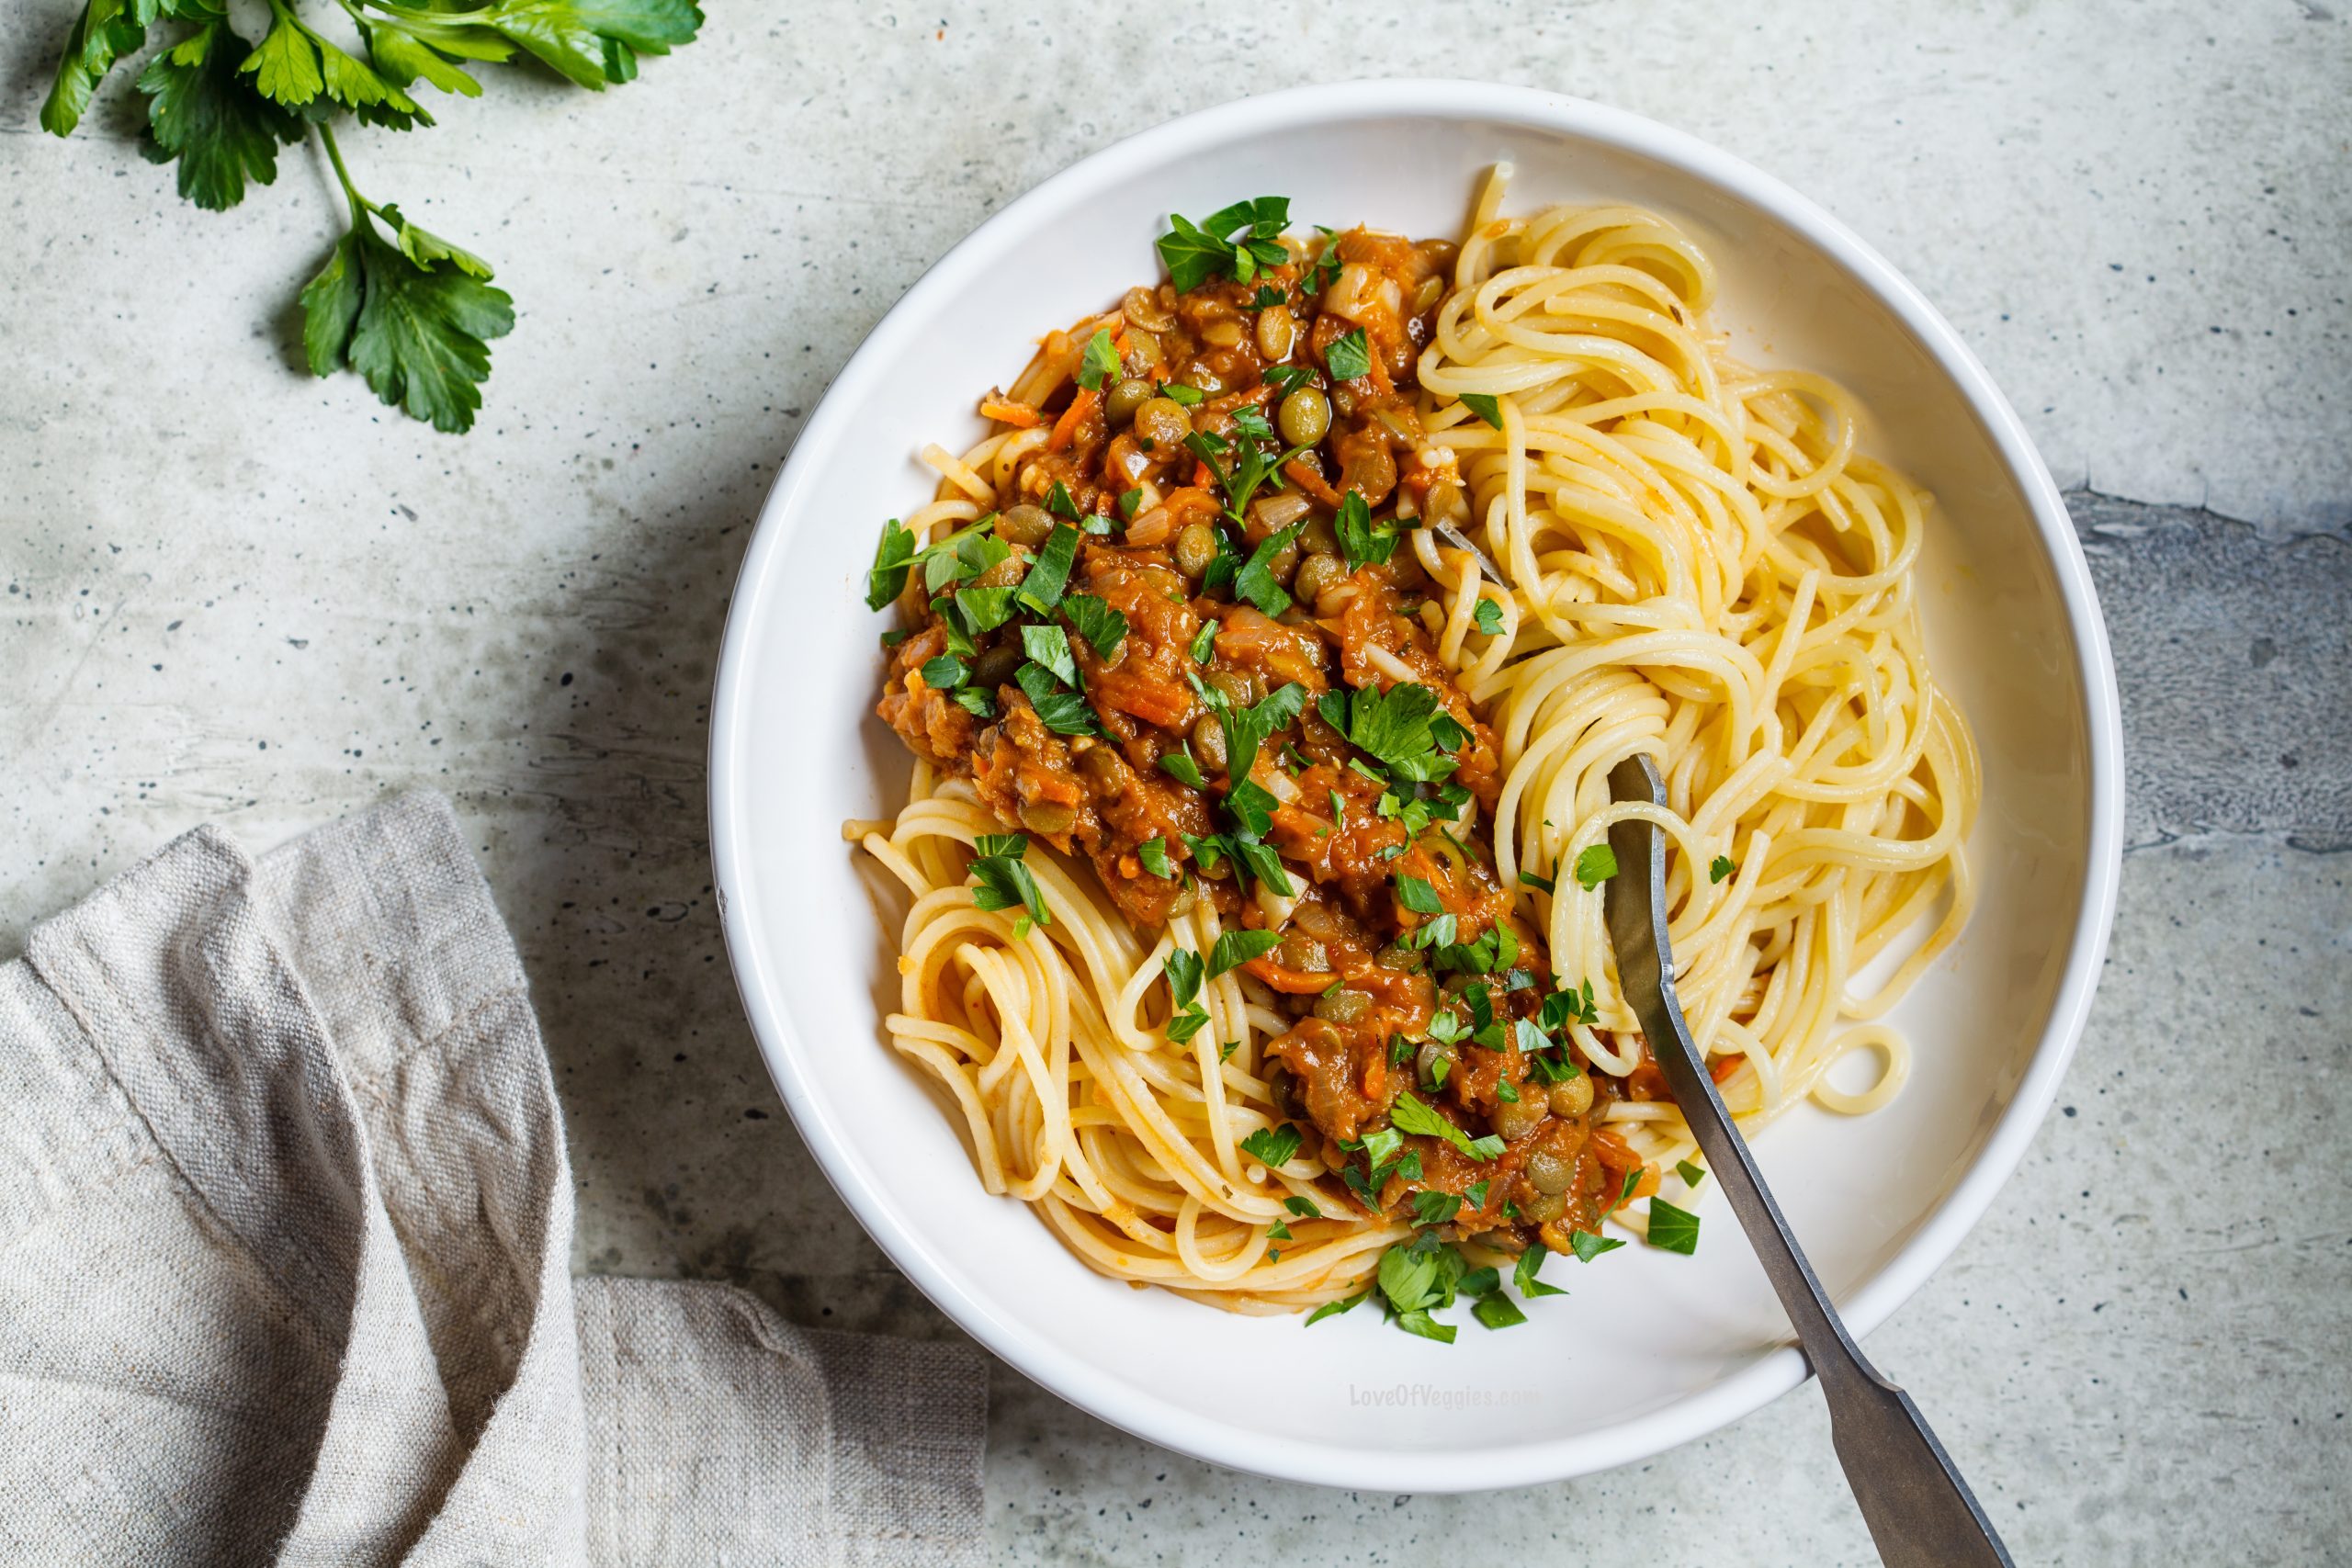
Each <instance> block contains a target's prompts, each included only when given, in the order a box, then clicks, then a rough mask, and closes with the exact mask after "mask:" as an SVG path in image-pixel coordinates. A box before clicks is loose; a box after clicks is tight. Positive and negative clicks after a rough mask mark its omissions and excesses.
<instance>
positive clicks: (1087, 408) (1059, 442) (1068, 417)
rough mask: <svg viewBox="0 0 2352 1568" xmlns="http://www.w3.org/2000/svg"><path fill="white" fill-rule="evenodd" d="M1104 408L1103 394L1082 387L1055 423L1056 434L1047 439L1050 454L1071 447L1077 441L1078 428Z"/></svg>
mask: <svg viewBox="0 0 2352 1568" xmlns="http://www.w3.org/2000/svg"><path fill="white" fill-rule="evenodd" d="M1102 406H1103V394H1102V393H1101V392H1098V391H1094V390H1091V389H1088V388H1085V387H1080V389H1078V395H1077V396H1076V397H1074V398H1072V399H1070V400H1069V407H1068V408H1066V409H1064V410H1062V416H1061V418H1059V419H1057V420H1056V421H1054V434H1052V435H1051V436H1049V437H1048V438H1047V439H1046V450H1047V451H1049V452H1058V451H1060V450H1061V449H1062V448H1063V447H1065V446H1069V444H1070V443H1071V442H1073V441H1075V440H1077V439H1078V427H1079V426H1080V424H1083V423H1085V422H1086V420H1087V417H1088V416H1089V415H1090V414H1091V413H1092V412H1094V411H1095V410H1096V409H1098V408H1101V407H1102Z"/></svg>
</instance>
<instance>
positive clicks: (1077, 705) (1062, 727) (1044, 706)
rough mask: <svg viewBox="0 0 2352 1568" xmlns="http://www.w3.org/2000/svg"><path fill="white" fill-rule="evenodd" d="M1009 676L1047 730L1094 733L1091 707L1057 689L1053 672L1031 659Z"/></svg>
mask: <svg viewBox="0 0 2352 1568" xmlns="http://www.w3.org/2000/svg"><path fill="white" fill-rule="evenodd" d="M958 597H959V598H960V597H961V595H958ZM1024 629H1026V628H1024ZM1053 629H1054V630H1055V631H1057V632H1058V631H1059V630H1060V628H1059V627H1058V626H1057V627H1055V628H1053ZM1012 679H1013V682H1014V683H1015V684H1017V685H1018V686H1020V688H1021V689H1022V691H1023V692H1024V693H1026V694H1028V697H1029V705H1030V706H1031V707H1033V708H1035V709H1036V710H1037V717H1038V718H1039V719H1040V720H1042V721H1043V722H1044V724H1045V726H1046V728H1047V729H1050V730H1052V731H1053V732H1054V733H1055V734H1057V735H1092V734H1094V733H1095V724H1094V710H1093V709H1092V708H1091V707H1089V706H1087V705H1086V699H1085V698H1084V697H1081V696H1080V695H1079V694H1077V693H1075V692H1064V691H1059V690H1057V689H1056V685H1055V682H1054V672H1053V671H1050V670H1048V669H1046V667H1045V666H1044V665H1042V664H1039V663H1037V662H1036V661H1035V660H1031V661H1030V662H1029V663H1026V664H1023V666H1022V667H1021V668H1020V669H1018V670H1016V671H1013V672H1012Z"/></svg>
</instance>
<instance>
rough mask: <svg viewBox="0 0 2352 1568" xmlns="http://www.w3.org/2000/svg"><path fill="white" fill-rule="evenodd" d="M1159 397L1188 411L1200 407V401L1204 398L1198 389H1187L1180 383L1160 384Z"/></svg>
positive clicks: (1168, 382) (1203, 394)
mask: <svg viewBox="0 0 2352 1568" xmlns="http://www.w3.org/2000/svg"><path fill="white" fill-rule="evenodd" d="M1159 395H1160V396H1161V397H1163V398H1166V399H1167V400H1169V401H1170V402H1172V403H1175V404H1176V405H1178V406H1179V407H1181V408H1188V409H1193V408H1198V407H1200V406H1201V400H1202V399H1203V398H1204V396H1206V394H1205V393H1204V392H1203V391H1202V390H1201V389H1199V388H1198V387H1187V386H1186V385H1184V383H1183V382H1182V381H1166V382H1162V383H1161V384H1160V388H1159Z"/></svg>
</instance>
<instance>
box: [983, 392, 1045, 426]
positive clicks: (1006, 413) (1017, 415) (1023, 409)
mask: <svg viewBox="0 0 2352 1568" xmlns="http://www.w3.org/2000/svg"><path fill="white" fill-rule="evenodd" d="M980 417H981V418H982V419H993V420H997V421H999V422H1001V423H1005V424H1011V425H1017V426H1019V427H1020V428H1021V429H1023V430H1035V428H1036V427H1037V426H1039V425H1041V424H1043V423H1046V416H1045V415H1044V414H1042V413H1039V412H1037V411H1036V410H1035V409H1033V408H1031V407H1030V406H1029V405H1028V404H1027V403H1022V402H1015V401H1013V400H1012V399H1011V398H983V399H981V400H980Z"/></svg>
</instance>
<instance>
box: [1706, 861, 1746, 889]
mask: <svg viewBox="0 0 2352 1568" xmlns="http://www.w3.org/2000/svg"><path fill="white" fill-rule="evenodd" d="M1738 869H1739V867H1737V866H1736V865H1734V864H1732V863H1731V856H1729V855H1717V856H1716V857H1715V861H1714V863H1713V865H1710V866H1709V867H1707V880H1708V881H1710V882H1721V881H1722V880H1723V879H1724V877H1726V876H1729V875H1730V874H1732V873H1733V872H1735V871H1737V870H1738Z"/></svg>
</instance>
